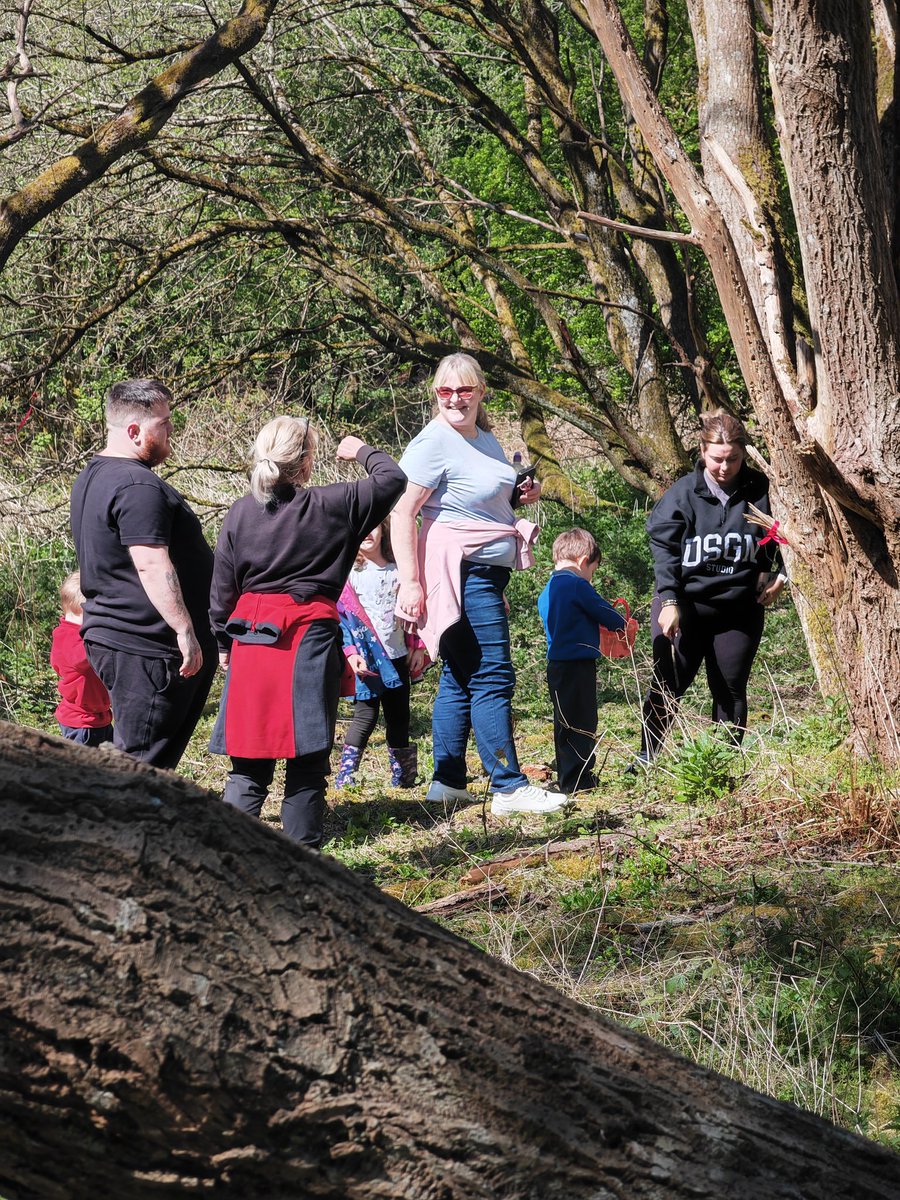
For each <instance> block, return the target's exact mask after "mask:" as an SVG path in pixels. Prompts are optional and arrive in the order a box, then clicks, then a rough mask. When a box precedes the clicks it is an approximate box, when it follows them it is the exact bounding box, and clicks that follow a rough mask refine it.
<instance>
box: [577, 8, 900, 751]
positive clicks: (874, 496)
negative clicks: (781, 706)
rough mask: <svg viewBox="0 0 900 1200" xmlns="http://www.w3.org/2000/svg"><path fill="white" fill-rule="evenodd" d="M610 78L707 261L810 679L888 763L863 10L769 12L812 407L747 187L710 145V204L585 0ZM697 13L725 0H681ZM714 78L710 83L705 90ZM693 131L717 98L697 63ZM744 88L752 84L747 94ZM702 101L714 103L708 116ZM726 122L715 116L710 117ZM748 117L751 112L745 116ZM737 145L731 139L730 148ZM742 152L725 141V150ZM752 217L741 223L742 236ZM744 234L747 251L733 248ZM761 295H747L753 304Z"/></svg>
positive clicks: (709, 13) (883, 293)
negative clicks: (779, 537) (726, 184)
mask: <svg viewBox="0 0 900 1200" xmlns="http://www.w3.org/2000/svg"><path fill="white" fill-rule="evenodd" d="M586 6H587V9H588V11H589V13H590V16H591V20H592V23H593V25H594V28H595V31H596V33H597V37H598V40H599V41H600V43H601V45H602V47H603V50H604V53H605V54H606V56H607V59H608V60H609V64H610V67H611V69H612V70H613V72H614V74H615V76H616V80H617V82H618V84H619V87H620V89H621V91H622V94H623V96H624V98H625V99H626V102H627V103H628V104H629V107H630V108H631V110H632V112H633V113H634V115H635V119H636V121H637V123H638V125H639V127H640V129H641V132H642V134H643V136H644V138H645V140H646V142H647V145H648V147H649V148H650V149H651V151H652V153H653V155H654V157H655V159H656V161H657V164H658V165H659V168H660V170H661V171H662V172H663V173H664V174H665V176H666V179H667V181H668V183H669V185H670V186H671V188H672V190H673V192H674V194H675V196H676V198H677V200H678V202H679V204H680V205H681V207H682V209H683V210H684V212H685V214H686V215H687V217H688V219H689V220H690V222H691V225H692V228H693V231H694V233H695V235H696V236H697V238H698V239H699V241H700V243H701V245H702V246H703V249H704V251H705V253H706V255H707V257H708V259H709V263H710V268H711V270H712V273H713V277H714V280H715V283H716V287H717V290H718V292H719V297H720V300H721V302H722V308H723V311H724V313H725V317H726V320H727V321H728V327H729V330H730V332H731V335H732V338H733V340H734V346H735V350H736V352H737V355H738V359H739V362H740V364H741V370H742V372H743V375H744V379H745V381H746V384H747V388H748V391H749V393H750V398H751V402H752V405H753V409H754V412H755V414H756V417H757V419H758V421H759V424H760V428H761V430H762V432H763V435H764V437H765V440H766V444H767V446H768V449H769V452H770V457H771V468H770V474H771V477H772V481H773V511H775V513H776V515H777V516H778V517H779V518H780V519H781V520H783V522H784V525H785V532H786V533H787V534H788V536H789V538H790V540H791V545H792V553H791V554H790V556H789V562H790V564H791V568H792V570H791V574H792V582H793V585H794V596H795V599H796V601H797V606H798V609H799V611H800V614H801V619H802V620H803V623H804V630H805V632H806V635H807V643H808V645H809V649H810V653H811V657H812V659H813V663H814V665H815V668H816V673H817V676H818V678H819V682H820V684H821V686H822V689H823V691H824V692H825V693H826V694H827V695H836V696H840V697H841V698H843V699H844V700H845V701H846V702H847V707H848V710H849V712H850V715H851V719H852V721H853V727H854V734H855V740H856V742H857V744H858V745H859V746H860V748H864V749H865V750H867V751H870V752H872V753H874V754H876V755H879V756H880V757H882V758H883V759H885V760H887V761H897V760H900V737H898V733H897V729H896V725H895V714H896V712H897V711H898V710H900V672H898V671H897V670H896V663H897V661H898V655H900V588H898V568H900V469H898V465H897V464H898V449H897V447H898V445H900V410H898V406H897V402H896V397H897V395H898V392H900V383H898V374H900V365H898V350H897V343H898V337H900V315H898V314H900V301H898V294H897V284H896V281H895V279H894V275H893V265H892V259H891V254H890V241H889V236H888V219H887V216H886V208H887V198H886V193H885V187H884V181H883V161H882V157H881V149H880V139H879V132H878V123H877V117H876V111H875V97H874V82H873V80H874V65H873V61H872V52H871V47H870V45H869V41H868V33H867V23H868V17H869V11H870V10H869V9H868V7H867V6H866V5H865V4H863V3H862V2H861V0H855V3H854V4H852V5H849V6H848V5H846V4H844V3H843V2H842V0H804V3H802V4H794V3H778V4H776V5H775V6H774V9H773V13H774V16H773V36H772V49H771V55H772V59H771V65H772V74H773V76H774V77H775V79H776V84H777V87H776V103H777V105H778V106H779V113H780V120H779V127H780V128H781V130H782V132H781V145H782V155H783V158H784V159H785V161H786V164H787V172H788V177H789V180H790V184H791V195H792V198H793V205H794V216H795V219H796V222H797V228H798V233H799V241H800V245H801V248H802V254H803V267H804V274H805V282H806V288H807V295H808V299H809V310H810V312H809V316H810V323H811V326H812V333H813V339H814V344H815V350H816V379H815V385H816V386H815V389H814V391H811V392H810V397H811V396H812V395H813V394H814V395H815V397H816V404H815V407H814V408H813V409H812V411H808V409H807V404H808V403H812V401H811V399H810V398H809V397H807V396H806V395H805V394H804V393H802V392H801V390H800V388H799V387H798V382H797V377H796V372H795V364H794V362H792V356H791V353H790V347H789V343H788V339H787V330H786V329H785V326H784V322H783V320H782V319H781V317H780V315H779V313H778V306H777V305H775V304H774V303H773V304H772V306H771V307H770V306H767V304H766V300H765V297H766V296H767V295H771V297H772V299H773V301H774V297H775V295H776V294H777V290H772V289H769V290H768V291H767V289H766V288H765V287H763V288H751V287H750V286H748V283H747V279H748V277H750V276H753V275H754V274H758V273H759V272H761V271H768V272H770V274H771V275H772V279H773V282H774V280H775V278H776V277H777V274H778V271H777V269H776V266H775V262H774V259H773V255H772V252H771V243H770V242H769V241H768V240H767V237H766V231H765V228H764V225H763V223H762V222H761V220H760V219H759V211H758V210H759V207H760V206H759V205H758V203H756V201H755V197H754V189H753V187H751V186H750V185H749V184H748V181H747V179H746V178H745V177H744V175H743V173H742V171H741V164H740V161H738V162H735V161H734V159H733V158H732V157H731V155H730V154H729V153H728V152H727V151H726V150H725V148H724V147H723V146H721V143H718V142H717V141H716V138H715V137H713V138H712V140H713V141H714V142H716V144H717V145H718V146H719V149H720V151H721V153H720V154H719V155H718V157H717V162H718V163H719V164H720V167H721V169H722V170H723V171H724V172H726V173H727V175H728V177H729V178H730V179H731V180H732V183H733V185H734V186H735V187H736V188H737V189H738V191H739V194H740V195H742V196H744V199H745V203H744V210H745V211H744V214H743V215H741V212H740V209H739V208H737V207H735V206H733V205H729V206H728V208H727V210H726V211H724V212H723V210H722V209H720V207H719V206H718V205H717V204H716V202H715V200H714V198H713V196H712V194H711V193H710V191H709V190H708V189H707V187H706V185H705V183H704V181H703V180H701V179H700V177H699V176H698V174H697V173H696V171H695V169H694V168H693V166H692V164H691V162H690V160H689V159H688V157H687V155H686V154H685V152H684V149H683V147H682V146H681V145H680V144H679V142H678V140H677V138H676V137H675V134H674V131H673V130H672V128H671V125H670V124H669V122H668V120H667V119H666V116H665V114H664V113H663V111H662V108H661V107H660V105H659V103H658V101H657V99H656V97H655V95H654V94H653V91H652V89H651V87H650V85H649V82H648V80H647V78H646V76H645V74H644V72H643V69H642V67H641V64H640V61H639V59H638V56H637V54H636V52H635V50H634V47H633V45H632V44H631V41H630V38H629V37H628V34H627V31H626V30H625V27H624V24H623V22H622V18H621V13H620V12H619V10H618V7H617V6H616V5H615V3H614V2H613V0H586ZM692 15H693V17H694V19H695V20H697V19H698V17H704V18H705V29H703V28H700V29H699V30H698V39H699V40H700V42H701V43H704V42H705V40H706V31H707V30H708V29H709V28H710V27H713V26H715V27H721V26H724V25H727V23H728V22H730V21H732V20H733V19H734V12H733V7H732V6H731V5H730V4H729V3H726V2H725V0H706V3H705V5H703V4H700V3H699V0H698V3H695V4H693V5H692ZM717 81H718V88H719V92H718V94H717V95H715V96H714V95H713V94H712V92H711V89H712V88H713V87H714V86H716V84H717ZM707 86H708V88H709V89H710V94H709V95H708V96H707V104H706V106H705V113H704V116H705V121H706V123H707V128H705V129H702V130H701V133H702V134H703V135H704V136H707V135H708V134H709V133H710V129H709V128H708V126H709V123H710V122H711V121H713V120H716V119H718V114H719V110H720V107H721V105H722V104H724V103H725V100H726V97H727V96H729V95H730V94H731V87H730V84H728V81H727V80H726V81H725V82H724V85H723V77H722V73H721V71H717V72H716V73H715V74H714V73H710V75H709V78H708V80H707ZM750 94H751V96H752V91H751V93H750ZM710 114H715V116H711V115H710ZM723 125H724V123H723ZM748 128H749V125H748ZM735 152H736V153H737V151H735ZM740 157H741V155H740V153H738V158H739V159H740ZM729 218H730V220H731V222H732V223H734V224H735V225H740V226H743V225H744V224H745V223H746V224H748V225H749V226H750V227H751V229H752V231H753V237H752V238H751V239H750V240H749V242H748V240H747V239H746V238H745V237H744V236H743V234H744V230H743V228H741V229H738V228H735V229H734V230H732V229H731V228H730V227H729ZM736 243H740V244H743V245H744V253H743V254H741V253H740V252H739V251H738V250H737V249H736ZM754 296H758V297H759V301H760V304H761V308H760V310H759V311H758V310H757V309H756V307H755V305H754Z"/></svg>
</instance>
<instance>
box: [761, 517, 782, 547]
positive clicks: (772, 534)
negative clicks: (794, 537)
mask: <svg viewBox="0 0 900 1200" xmlns="http://www.w3.org/2000/svg"><path fill="white" fill-rule="evenodd" d="M766 542H775V543H776V544H777V545H779V546H789V545H790V542H789V541H788V540H787V538H786V537H782V536H781V534H780V533H779V532H778V522H777V521H773V522H772V524H771V525H770V526H769V531H768V533H767V534H766V536H765V537H764V538H760V539H759V543H758V544H759V545H760V546H764V545H765V544H766Z"/></svg>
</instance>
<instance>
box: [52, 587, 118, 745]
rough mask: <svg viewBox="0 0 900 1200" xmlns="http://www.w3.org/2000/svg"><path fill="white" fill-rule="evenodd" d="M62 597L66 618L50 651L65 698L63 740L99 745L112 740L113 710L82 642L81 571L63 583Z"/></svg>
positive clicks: (60, 709)
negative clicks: (64, 738)
mask: <svg viewBox="0 0 900 1200" xmlns="http://www.w3.org/2000/svg"><path fill="white" fill-rule="evenodd" d="M59 598H60V600H61V601H62V614H63V615H62V620H61V621H60V623H59V624H58V625H57V627H56V628H55V629H54V630H53V645H52V648H51V650H50V666H51V667H52V668H53V670H54V671H55V672H56V673H57V675H58V676H59V683H58V684H57V685H56V686H57V687H58V688H59V694H60V697H61V699H60V702H59V704H58V705H57V706H56V719H57V721H59V728H60V730H61V732H62V735H63V737H66V738H69V739H70V740H71V741H73V742H79V743H80V744H81V745H83V746H99V745H100V744H101V743H102V742H111V741H112V736H113V729H112V710H111V709H110V707H109V692H107V690H106V688H105V687H104V686H103V684H102V683H101V682H100V680H99V679H98V677H97V675H96V674H95V672H94V668H93V667H92V666H91V664H90V663H89V662H88V659H87V655H86V654H85V652H84V642H82V640H81V622H82V621H83V620H84V612H83V610H82V605H83V604H84V596H83V595H82V592H81V578H80V574H79V572H78V571H73V572H72V574H71V575H68V576H67V577H66V578H65V579H64V580H63V584H62V587H61V588H60V589H59Z"/></svg>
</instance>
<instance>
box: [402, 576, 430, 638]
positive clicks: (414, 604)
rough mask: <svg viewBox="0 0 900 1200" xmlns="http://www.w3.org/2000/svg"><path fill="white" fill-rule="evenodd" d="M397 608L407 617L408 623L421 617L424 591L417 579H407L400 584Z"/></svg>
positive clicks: (423, 607)
mask: <svg viewBox="0 0 900 1200" xmlns="http://www.w3.org/2000/svg"><path fill="white" fill-rule="evenodd" d="M397 608H398V609H400V611H401V612H402V613H404V614H405V615H406V616H407V617H408V618H409V623H410V624H412V623H413V622H414V621H417V620H418V619H419V617H421V615H422V613H423V612H424V611H425V591H424V589H423V587H422V585H421V583H419V581H418V580H407V581H406V582H405V583H401V584H400V587H399V588H398V590H397ZM407 632H411V630H408V631H407Z"/></svg>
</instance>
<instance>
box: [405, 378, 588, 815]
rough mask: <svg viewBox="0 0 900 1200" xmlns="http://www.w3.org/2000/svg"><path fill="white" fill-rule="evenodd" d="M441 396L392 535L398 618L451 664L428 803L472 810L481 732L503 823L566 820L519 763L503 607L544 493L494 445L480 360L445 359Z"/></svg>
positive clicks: (408, 461) (415, 455) (414, 444)
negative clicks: (510, 817)
mask: <svg viewBox="0 0 900 1200" xmlns="http://www.w3.org/2000/svg"><path fill="white" fill-rule="evenodd" d="M433 389H434V397H435V403H436V407H437V413H436V416H435V417H434V419H433V420H432V421H430V422H429V424H428V425H426V427H425V428H424V429H423V430H422V432H421V433H420V434H418V435H417V436H416V437H415V438H413V440H412V441H411V442H410V444H409V446H408V447H407V449H406V452H405V453H404V455H403V457H402V459H401V460H400V466H401V468H402V470H403V471H404V472H405V473H406V475H407V478H408V479H409V483H408V484H407V488H406V492H405V494H404V496H403V498H402V499H401V500H400V502H399V504H398V505H397V507H396V509H395V510H394V515H393V518H392V525H391V529H392V535H393V542H394V554H395V556H396V559H397V567H398V571H399V574H400V590H399V592H398V596H397V608H398V612H399V613H400V615H401V616H402V617H404V618H405V619H406V620H407V621H408V622H409V623H410V624H411V625H417V626H418V630H419V633H420V635H421V637H422V640H423V641H424V643H425V645H426V647H427V648H428V651H429V653H430V654H431V656H432V658H436V656H437V654H438V653H440V655H441V658H442V660H443V661H442V669H441V677H440V686H439V688H438V694H437V698H436V700H435V704H434V710H433V714H432V736H433V739H434V780H433V782H432V784H431V786H430V788H429V789H428V792H427V795H426V797H425V798H426V800H429V801H433V802H435V803H439V804H443V803H452V802H455V801H462V802H465V801H468V800H471V796H470V795H469V793H468V791H467V790H466V743H467V742H468V739H469V731H470V729H471V730H472V731H473V732H474V734H475V743H476V745H477V747H478V753H479V756H480V758H481V762H482V765H483V767H484V769H485V771H486V773H487V775H488V778H489V779H490V787H491V790H492V792H493V801H492V804H491V810H492V812H495V813H500V814H503V813H512V812H555V811H556V810H557V809H559V808H561V807H562V806H563V804H565V801H566V798H565V796H564V795H562V794H561V793H559V792H548V791H544V790H543V789H541V788H537V787H534V786H533V785H532V784H529V782H528V780H527V779H526V778H525V776H524V775H523V773H522V771H521V769H520V767H519V762H518V758H517V756H516V747H515V742H514V741H513V732H512V695H513V690H514V688H515V682H516V677H515V671H514V669H513V664H512V655H511V651H510V641H509V622H508V620H507V614H506V605H505V602H504V598H503V592H504V589H505V588H506V585H507V583H508V582H509V577H510V572H511V571H512V570H513V569H514V568H521V567H526V566H530V565H531V563H532V561H533V559H532V556H531V550H530V547H531V543H532V542H533V541H534V538H535V536H536V535H537V527H536V526H535V525H533V524H532V523H531V522H529V521H523V520H519V521H517V520H516V516H515V513H514V511H513V504H514V501H515V503H516V505H518V504H531V503H533V502H534V501H535V500H537V499H538V497H539V495H540V484H539V483H538V482H537V481H536V480H535V479H533V478H530V477H529V478H526V479H524V480H523V481H521V482H519V481H518V480H517V475H516V470H515V468H514V467H512V466H511V465H510V464H509V463H508V462H507V461H506V456H505V454H504V453H503V450H502V448H501V446H500V443H499V442H498V441H497V439H496V438H495V437H494V435H493V434H492V433H491V431H490V424H489V422H488V419H487V414H486V413H485V411H484V406H483V404H482V401H483V399H484V394H485V390H486V384H485V378H484V374H483V373H482V370H481V367H480V366H479V365H478V363H477V362H476V361H475V359H474V358H472V357H471V356H470V355H468V354H451V355H449V356H448V357H447V358H444V359H442V360H441V362H440V363H439V364H438V368H437V371H436V372H435V376H434V382H433ZM419 514H421V516H422V527H421V530H420V529H419V528H418V526H417V517H418V516H419Z"/></svg>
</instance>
